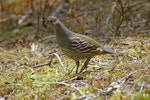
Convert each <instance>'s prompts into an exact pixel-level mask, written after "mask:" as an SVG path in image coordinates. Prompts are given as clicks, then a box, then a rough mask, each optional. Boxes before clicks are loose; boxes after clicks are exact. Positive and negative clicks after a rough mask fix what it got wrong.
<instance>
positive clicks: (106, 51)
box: [103, 48, 122, 56]
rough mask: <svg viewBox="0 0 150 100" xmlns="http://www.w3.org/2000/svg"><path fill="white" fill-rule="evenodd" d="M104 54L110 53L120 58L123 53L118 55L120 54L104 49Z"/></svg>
mask: <svg viewBox="0 0 150 100" xmlns="http://www.w3.org/2000/svg"><path fill="white" fill-rule="evenodd" d="M103 52H104V53H106V54H107V53H108V54H114V55H116V56H120V55H122V54H121V53H118V52H116V51H113V50H112V49H109V48H103Z"/></svg>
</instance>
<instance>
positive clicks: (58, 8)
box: [51, 0, 65, 16]
mask: <svg viewBox="0 0 150 100" xmlns="http://www.w3.org/2000/svg"><path fill="white" fill-rule="evenodd" d="M64 4H65V0H62V1H61V2H60V4H59V5H58V7H57V8H56V10H55V11H54V12H53V13H52V14H51V15H52V16H56V15H57V14H58V13H59V12H60V11H61V10H62V9H63V6H64Z"/></svg>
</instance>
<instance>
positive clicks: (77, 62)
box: [76, 60, 79, 74]
mask: <svg viewBox="0 0 150 100" xmlns="http://www.w3.org/2000/svg"><path fill="white" fill-rule="evenodd" d="M76 65H77V69H76V74H77V73H78V69H79V60H78V61H76Z"/></svg>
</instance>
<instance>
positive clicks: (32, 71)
mask: <svg viewBox="0 0 150 100" xmlns="http://www.w3.org/2000/svg"><path fill="white" fill-rule="evenodd" d="M25 68H28V69H30V70H31V74H33V73H34V72H35V71H34V70H33V69H32V68H31V67H28V66H25Z"/></svg>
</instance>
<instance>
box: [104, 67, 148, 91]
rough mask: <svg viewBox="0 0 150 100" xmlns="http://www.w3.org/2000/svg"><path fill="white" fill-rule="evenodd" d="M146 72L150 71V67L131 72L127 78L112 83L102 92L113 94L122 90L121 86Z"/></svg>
mask: <svg viewBox="0 0 150 100" xmlns="http://www.w3.org/2000/svg"><path fill="white" fill-rule="evenodd" d="M145 70H150V66H148V67H146V68H143V69H139V70H135V71H133V72H130V73H129V74H127V75H126V76H125V77H123V78H121V79H119V80H118V81H116V82H112V83H111V84H110V85H109V86H107V87H106V88H104V89H103V90H102V91H103V92H105V93H108V92H111V91H112V90H113V89H117V90H118V89H120V88H121V85H122V84H123V83H124V82H125V81H126V80H127V79H128V78H129V77H130V76H131V75H133V74H135V73H137V72H140V71H145Z"/></svg>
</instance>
